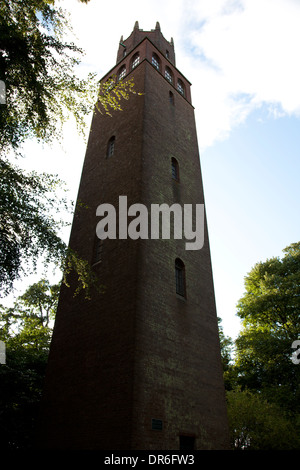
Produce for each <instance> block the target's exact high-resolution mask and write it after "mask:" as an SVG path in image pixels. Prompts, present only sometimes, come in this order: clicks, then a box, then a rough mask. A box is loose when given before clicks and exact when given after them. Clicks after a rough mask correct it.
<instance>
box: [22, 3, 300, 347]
mask: <svg viewBox="0 0 300 470" xmlns="http://www.w3.org/2000/svg"><path fill="white" fill-rule="evenodd" d="M60 3H61V5H62V7H63V8H65V9H67V10H68V11H69V12H70V21H71V24H72V25H73V33H74V38H73V39H74V42H75V43H76V44H77V45H80V46H81V47H82V48H83V49H84V50H85V52H86V55H85V57H84V60H83V63H82V65H81V69H80V73H86V72H97V74H98V76H99V78H101V77H102V76H103V75H105V74H106V72H107V71H108V70H110V69H111V68H112V67H113V66H114V65H115V62H116V56H117V49H118V44H119V41H120V37H121V36H122V35H123V37H124V39H126V38H127V37H128V36H129V35H130V34H131V31H132V29H133V27H134V23H135V21H138V22H139V27H140V28H141V29H143V30H144V31H149V30H151V29H154V28H155V25H156V22H157V21H159V23H160V26H161V31H162V34H163V35H164V37H165V38H166V39H167V40H170V39H171V37H172V38H173V40H174V44H175V54H176V66H177V68H178V69H179V70H180V71H181V72H182V73H183V74H184V76H185V77H186V78H188V80H189V81H190V82H191V83H192V90H191V91H192V103H193V106H194V107H195V118H196V125H197V133H198V144H199V150H200V162H201V168H202V177H203V182H204V191H205V202H206V211H207V217H208V228H209V238H210V249H211V256H212V266H213V275H214V285H215V295H216V303H217V313H218V316H219V317H221V319H222V326H223V330H224V333H225V334H226V336H231V337H232V338H235V337H236V336H237V335H238V332H239V330H240V328H241V324H240V321H239V318H238V317H237V316H236V304H237V302H238V300H239V299H240V297H241V296H242V295H243V293H244V277H245V276H246V275H247V273H248V272H249V271H250V270H251V268H252V267H253V266H254V265H255V263H257V262H259V261H264V260H266V259H267V258H271V257H273V256H282V250H283V249H284V248H285V247H286V246H288V245H289V244H291V243H293V242H297V241H299V240H300V236H299V232H300V222H299V200H300V185H299V174H300V158H299V156H300V151H299V149H300V87H299V84H300V61H299V46H300V28H299V22H300V0H172V1H171V0H151V1H148V0H146V1H142V2H141V1H140V0H127V1H126V2H124V1H121V0H115V1H114V2H113V3H112V2H103V1H99V0H90V2H89V3H88V4H87V5H85V4H82V3H80V2H78V1H77V0H63V1H61V2H60ZM64 135H65V137H64V142H63V145H62V146H60V145H56V144H54V146H53V147H52V148H48V147H43V146H41V145H38V144H35V143H34V142H29V143H28V144H27V145H26V146H25V155H26V158H25V159H24V160H25V161H24V165H26V166H27V167H28V168H30V167H31V168H34V169H35V170H40V171H49V172H55V173H58V174H59V176H60V177H61V178H62V179H63V180H64V181H66V183H67V185H68V187H69V188H70V197H71V198H73V199H76V196H77V190H78V185H79V180H80V175H81V168H82V164H83V160H84V155H85V148H86V143H85V142H84V141H83V140H82V139H80V138H79V137H78V136H77V135H76V131H75V128H74V125H73V124H72V122H70V123H69V124H68V125H67V126H66V128H65V134H64ZM67 240H68V233H67V234H66V241H67ZM20 288H21V287H20Z"/></svg>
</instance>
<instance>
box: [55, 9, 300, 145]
mask: <svg viewBox="0 0 300 470" xmlns="http://www.w3.org/2000/svg"><path fill="white" fill-rule="evenodd" d="M62 6H63V7H64V8H67V9H68V10H69V11H70V13H71V23H72V24H73V26H74V31H75V33H76V36H77V38H78V40H77V42H78V43H79V44H80V46H81V47H82V48H83V49H84V50H85V51H86V53H87V55H86V58H85V66H87V67H89V68H91V69H93V70H97V71H98V73H99V76H100V77H101V76H102V75H104V73H106V72H107V71H108V70H109V69H110V68H111V67H113V65H114V63H115V60H116V53H117V47H118V42H119V39H120V37H121V35H123V36H124V38H126V37H128V36H129V34H130V33H131V31H132V29H133V26H134V23H135V21H136V20H137V21H139V26H140V28H142V29H144V30H146V31H147V30H150V29H153V28H154V27H155V24H156V21H159V22H160V25H161V29H162V33H163V34H164V36H165V37H166V38H167V39H170V38H171V37H173V38H174V42H175V51H176V59H177V66H178V68H179V69H180V70H181V71H182V72H183V73H184V75H185V76H186V77H187V78H188V79H190V80H191V82H192V84H193V87H192V97H193V104H194V106H195V109H196V119H197V124H198V130H199V135H200V139H199V145H200V148H201V149H203V148H205V147H207V146H209V145H212V144H213V143H214V142H215V141H216V140H219V139H224V138H226V137H227V136H228V135H229V133H230V131H231V129H232V128H234V127H235V126H236V125H238V124H239V123H241V122H243V121H244V120H245V118H246V117H247V116H248V114H249V113H250V112H251V111H252V110H253V109H255V108H257V107H259V106H261V105H262V104H267V105H268V106H269V110H270V112H271V113H273V116H274V117H278V116H282V115H283V114H284V113H286V114H296V115H300V93H299V92H298V88H299V83H300V64H299V60H298V47H299V46H298V45H299V43H300V28H299V24H298V23H299V18H300V2H298V1H296V0H214V1H211V0H203V1H201V2H199V1H197V0H185V1H183V0H173V1H171V0H165V1H161V0H152V1H145V2H140V1H137V0H128V1H127V2H123V1H121V0H115V1H114V3H113V4H110V3H103V2H99V1H98V0H91V1H90V2H89V3H88V5H83V4H82V3H79V2H76V1H75V0H64V1H63V2H62Z"/></svg>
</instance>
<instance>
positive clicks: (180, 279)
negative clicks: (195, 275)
mask: <svg viewBox="0 0 300 470" xmlns="http://www.w3.org/2000/svg"><path fill="white" fill-rule="evenodd" d="M175 285H176V294H177V295H180V296H181V297H183V298H185V299H186V282H185V265H184V262H183V261H182V260H181V259H180V258H176V259H175Z"/></svg>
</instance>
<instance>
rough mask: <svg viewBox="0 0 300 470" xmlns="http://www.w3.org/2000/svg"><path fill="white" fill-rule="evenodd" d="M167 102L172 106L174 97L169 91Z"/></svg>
mask: <svg viewBox="0 0 300 470" xmlns="http://www.w3.org/2000/svg"><path fill="white" fill-rule="evenodd" d="M169 101H170V103H171V104H174V95H173V93H172V92H171V91H169Z"/></svg>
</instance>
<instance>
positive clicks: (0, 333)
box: [0, 279, 59, 449]
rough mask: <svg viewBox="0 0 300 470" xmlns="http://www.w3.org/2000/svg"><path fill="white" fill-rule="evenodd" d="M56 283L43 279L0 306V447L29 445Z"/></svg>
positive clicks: (54, 299)
mask: <svg viewBox="0 0 300 470" xmlns="http://www.w3.org/2000/svg"><path fill="white" fill-rule="evenodd" d="M58 292H59V286H58V285H50V284H49V282H48V281H46V280H44V279H42V280H41V281H39V282H38V283H36V284H33V285H32V286H30V287H29V288H28V289H27V290H26V292H25V293H24V294H23V295H21V296H20V297H18V298H17V300H16V301H15V303H14V305H13V307H9V308H8V307H3V306H0V326H1V329H0V339H1V340H2V341H4V342H5V346H6V364H1V365H0V382H1V387H0V415H1V419H0V448H2V449H28V448H30V447H32V442H33V438H34V432H35V426H36V420H37V417H38V410H39V404H40V399H41V393H42V385H43V379H44V375H45V368H46V363H47V358H48V353H49V345H50V340H51V335H52V327H51V320H54V316H55V312H56V306H57V301H58Z"/></svg>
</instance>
